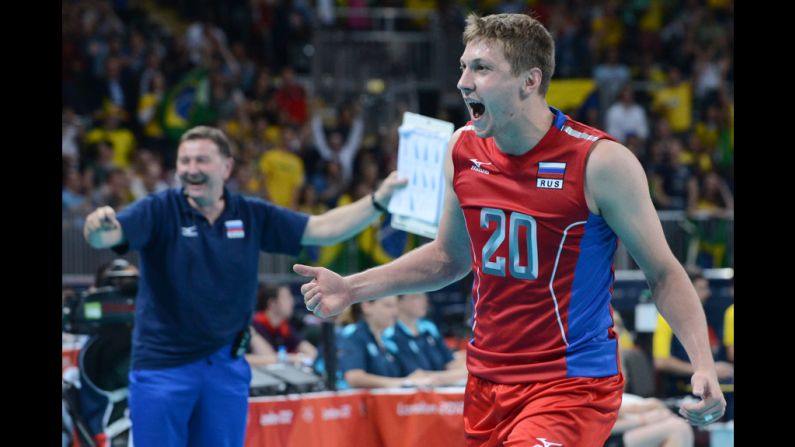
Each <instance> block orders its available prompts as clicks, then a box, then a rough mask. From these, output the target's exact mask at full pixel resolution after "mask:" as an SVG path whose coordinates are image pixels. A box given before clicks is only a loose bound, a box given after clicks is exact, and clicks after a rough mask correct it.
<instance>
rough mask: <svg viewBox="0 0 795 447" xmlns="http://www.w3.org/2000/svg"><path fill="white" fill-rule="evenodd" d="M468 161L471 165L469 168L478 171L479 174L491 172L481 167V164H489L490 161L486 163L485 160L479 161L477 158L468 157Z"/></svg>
mask: <svg viewBox="0 0 795 447" xmlns="http://www.w3.org/2000/svg"><path fill="white" fill-rule="evenodd" d="M469 161H471V162H472V167H471V168H470V169H472V170H473V171H476V172H480V173H481V174H486V175H489V174H491V172H489V171H487V170H485V169H483V168H482V167H481V166H483V165H490V164H491V163H487V162H485V161H480V160H478V159H477V158H470V159H469Z"/></svg>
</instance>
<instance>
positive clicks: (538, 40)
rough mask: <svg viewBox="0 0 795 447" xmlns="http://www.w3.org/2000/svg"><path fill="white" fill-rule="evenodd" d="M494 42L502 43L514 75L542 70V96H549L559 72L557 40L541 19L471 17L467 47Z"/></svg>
mask: <svg viewBox="0 0 795 447" xmlns="http://www.w3.org/2000/svg"><path fill="white" fill-rule="evenodd" d="M481 39H484V40H494V41H497V42H500V43H501V44H502V48H503V51H504V52H505V58H506V59H507V60H508V62H509V63H510V64H511V73H512V74H514V75H518V74H519V73H521V72H523V71H525V70H529V69H531V68H538V69H540V70H541V85H540V87H539V89H538V93H539V94H540V95H541V96H545V95H546V94H547V91H548V90H549V81H550V79H551V78H552V74H553V73H554V72H555V41H554V40H553V39H552V35H551V34H550V33H549V31H547V29H546V28H544V25H542V24H541V22H539V21H538V20H536V19H534V18H532V17H530V16H527V15H524V14H494V15H490V16H486V17H478V16H477V15H476V14H470V15H469V16H468V17H467V26H466V29H464V45H467V44H469V43H470V42H473V41H476V40H481Z"/></svg>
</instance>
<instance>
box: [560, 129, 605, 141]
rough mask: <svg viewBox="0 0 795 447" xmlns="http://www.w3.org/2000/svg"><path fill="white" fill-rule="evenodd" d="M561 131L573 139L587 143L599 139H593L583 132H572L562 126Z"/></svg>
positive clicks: (572, 130)
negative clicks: (586, 141)
mask: <svg viewBox="0 0 795 447" xmlns="http://www.w3.org/2000/svg"><path fill="white" fill-rule="evenodd" d="M563 131H564V132H566V133H567V134H569V135H571V136H573V137H574V138H580V139H583V140H588V141H596V140H598V139H599V137H595V136H593V135H590V134H587V133H585V132H580V131H579V130H574V129H572V128H571V127H570V126H563Z"/></svg>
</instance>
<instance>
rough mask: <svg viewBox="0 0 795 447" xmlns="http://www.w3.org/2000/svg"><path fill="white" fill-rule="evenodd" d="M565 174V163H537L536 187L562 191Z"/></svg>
mask: <svg viewBox="0 0 795 447" xmlns="http://www.w3.org/2000/svg"><path fill="white" fill-rule="evenodd" d="M565 174H566V163H554V162H545V161H542V162H539V163H538V175H537V178H536V187H538V188H548V189H563V177H564V175H565Z"/></svg>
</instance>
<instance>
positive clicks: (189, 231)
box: [182, 225, 199, 237]
mask: <svg viewBox="0 0 795 447" xmlns="http://www.w3.org/2000/svg"><path fill="white" fill-rule="evenodd" d="M182 235H183V236H185V237H198V236H199V231H198V230H197V229H196V225H191V226H189V227H182Z"/></svg>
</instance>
